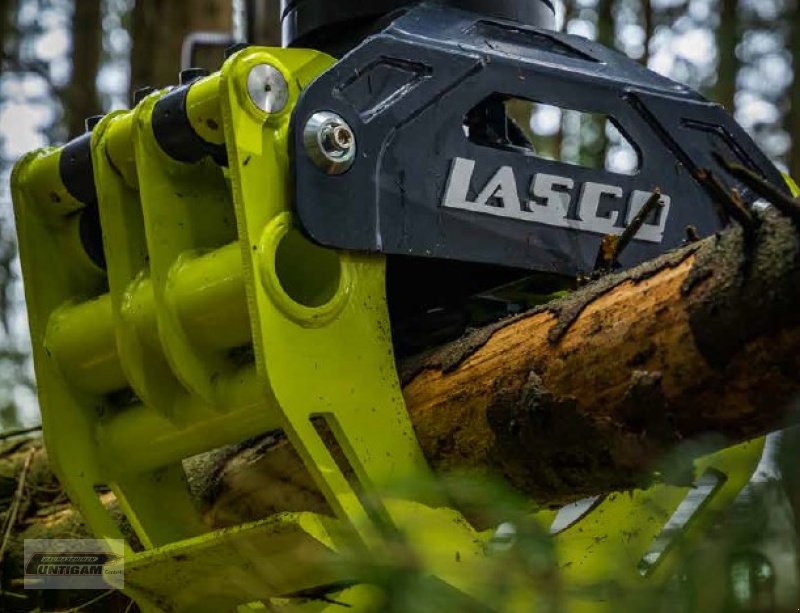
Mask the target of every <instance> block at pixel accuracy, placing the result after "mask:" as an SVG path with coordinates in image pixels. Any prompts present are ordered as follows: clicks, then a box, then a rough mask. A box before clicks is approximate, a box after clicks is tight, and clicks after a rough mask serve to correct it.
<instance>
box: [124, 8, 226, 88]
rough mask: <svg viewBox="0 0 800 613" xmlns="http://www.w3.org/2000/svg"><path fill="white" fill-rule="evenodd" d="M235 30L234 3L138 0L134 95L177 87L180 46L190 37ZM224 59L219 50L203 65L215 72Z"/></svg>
mask: <svg viewBox="0 0 800 613" xmlns="http://www.w3.org/2000/svg"><path fill="white" fill-rule="evenodd" d="M232 28H233V8H232V2H231V0H194V1H191V2H190V1H184V2H162V1H161V0H136V4H135V6H134V9H133V27H132V30H133V32H132V35H133V49H132V51H131V91H132V92H134V91H136V90H137V89H139V88H141V87H146V86H150V87H166V86H167V85H172V84H175V83H177V82H178V72H179V71H180V69H181V46H182V45H183V41H184V39H185V38H186V36H188V35H189V34H190V33H192V32H198V31H211V32H223V33H229V32H231V30H232ZM222 59H223V55H222V49H217V50H216V53H215V55H214V58H213V60H212V59H209V61H207V62H203V63H201V64H200V65H201V66H202V67H204V68H209V69H216V68H218V67H219V65H220V64H221V62H222Z"/></svg>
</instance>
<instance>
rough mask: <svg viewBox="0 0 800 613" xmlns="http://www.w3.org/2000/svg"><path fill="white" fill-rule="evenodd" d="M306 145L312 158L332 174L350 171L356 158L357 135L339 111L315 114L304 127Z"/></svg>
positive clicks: (322, 168) (321, 167)
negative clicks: (337, 112) (338, 113)
mask: <svg viewBox="0 0 800 613" xmlns="http://www.w3.org/2000/svg"><path fill="white" fill-rule="evenodd" d="M303 144H304V145H305V149H306V153H307V154H308V157H309V158H311V161H313V162H314V164H316V165H317V167H319V168H320V169H321V170H323V171H324V172H326V173H327V174H329V175H340V174H342V173H345V172H347V171H348V170H349V169H350V167H351V166H352V165H353V162H355V159H356V151H357V147H356V135H355V133H354V132H353V129H352V128H351V127H350V125H349V124H348V123H347V122H346V121H345V120H344V119H343V118H342V117H341V116H340V115H337V114H336V113H332V112H330V111H320V112H318V113H314V115H312V116H311V119H309V120H308V122H307V123H306V127H305V129H304V130H303Z"/></svg>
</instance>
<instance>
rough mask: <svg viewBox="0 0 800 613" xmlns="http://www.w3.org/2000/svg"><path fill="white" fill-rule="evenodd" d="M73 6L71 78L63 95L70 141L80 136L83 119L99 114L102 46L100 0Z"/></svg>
mask: <svg viewBox="0 0 800 613" xmlns="http://www.w3.org/2000/svg"><path fill="white" fill-rule="evenodd" d="M74 4H75V12H74V14H73V16H72V77H71V79H70V83H69V85H68V86H67V89H66V91H65V92H64V95H63V98H64V110H65V112H66V116H67V129H68V131H69V137H70V138H74V137H76V136H79V135H80V134H83V132H84V131H85V127H84V126H85V120H86V118H87V117H91V116H92V115H97V114H99V113H100V110H101V109H100V100H99V98H98V95H97V85H96V81H97V73H98V72H99V70H100V54H101V51H102V45H103V41H102V36H103V28H102V21H103V16H102V10H101V2H100V0H81V1H80V2H75V3H74Z"/></svg>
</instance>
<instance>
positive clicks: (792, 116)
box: [786, 0, 800, 180]
mask: <svg viewBox="0 0 800 613" xmlns="http://www.w3.org/2000/svg"><path fill="white" fill-rule="evenodd" d="M788 22H789V36H788V38H787V40H788V43H789V45H790V47H791V53H792V70H793V71H794V81H793V83H792V86H791V87H790V88H789V112H788V113H787V115H786V128H787V130H788V132H789V138H790V139H791V142H792V152H791V157H790V158H789V174H790V175H791V176H792V177H793V178H794V179H795V180H800V0H798V1H797V2H795V5H794V8H793V9H792V10H791V11H790V12H789V19H788Z"/></svg>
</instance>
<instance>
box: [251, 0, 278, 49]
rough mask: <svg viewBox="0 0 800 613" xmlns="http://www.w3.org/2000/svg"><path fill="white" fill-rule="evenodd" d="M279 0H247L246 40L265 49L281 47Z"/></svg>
mask: <svg viewBox="0 0 800 613" xmlns="http://www.w3.org/2000/svg"><path fill="white" fill-rule="evenodd" d="M280 5H281V3H280V1H279V0H247V16H248V20H249V21H250V23H249V24H248V40H249V42H251V43H253V44H255V45H262V46H265V47H280V46H281V19H280V13H281V6H280Z"/></svg>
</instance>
